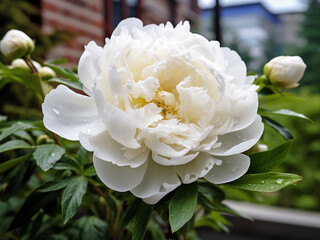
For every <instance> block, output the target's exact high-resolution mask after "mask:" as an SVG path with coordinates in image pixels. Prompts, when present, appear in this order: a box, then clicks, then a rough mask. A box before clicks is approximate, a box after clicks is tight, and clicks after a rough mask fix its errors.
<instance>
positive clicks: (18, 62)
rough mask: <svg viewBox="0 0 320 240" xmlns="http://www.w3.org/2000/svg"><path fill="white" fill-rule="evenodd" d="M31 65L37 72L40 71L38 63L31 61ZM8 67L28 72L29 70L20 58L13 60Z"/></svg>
mask: <svg viewBox="0 0 320 240" xmlns="http://www.w3.org/2000/svg"><path fill="white" fill-rule="evenodd" d="M32 64H33V66H34V67H35V68H36V69H37V71H38V72H40V70H41V68H42V67H41V65H40V63H38V62H36V61H33V60H32ZM10 67H11V68H22V69H29V70H30V68H29V66H28V65H27V63H26V61H25V60H23V59H21V58H17V59H15V60H13V61H12V62H11V65H10Z"/></svg>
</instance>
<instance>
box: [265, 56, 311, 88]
mask: <svg viewBox="0 0 320 240" xmlns="http://www.w3.org/2000/svg"><path fill="white" fill-rule="evenodd" d="M305 69H306V64H305V63H304V62H303V60H302V59H301V57H299V56H279V57H275V58H273V59H271V60H270V61H269V62H268V63H267V64H265V65H264V68H263V72H264V74H265V75H266V76H267V77H268V78H269V79H270V81H271V82H272V83H273V84H275V85H276V86H278V87H281V88H284V89H290V88H295V87H297V86H299V84H298V82H299V81H300V79H301V78H302V76H303V74H304V71H305Z"/></svg>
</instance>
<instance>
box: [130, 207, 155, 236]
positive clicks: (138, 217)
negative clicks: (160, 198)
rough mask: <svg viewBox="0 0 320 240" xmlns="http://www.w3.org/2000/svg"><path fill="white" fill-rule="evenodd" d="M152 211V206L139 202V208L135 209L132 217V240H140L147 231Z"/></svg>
mask: <svg viewBox="0 0 320 240" xmlns="http://www.w3.org/2000/svg"><path fill="white" fill-rule="evenodd" d="M152 210H153V206H152V205H148V204H146V203H145V202H143V201H140V204H139V207H138V208H136V214H135V216H134V217H133V219H132V221H131V224H132V227H133V228H132V240H141V239H143V237H144V235H145V234H146V231H147V225H148V222H149V219H150V216H151V213H152Z"/></svg>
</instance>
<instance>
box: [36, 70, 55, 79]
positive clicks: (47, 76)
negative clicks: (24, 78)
mask: <svg viewBox="0 0 320 240" xmlns="http://www.w3.org/2000/svg"><path fill="white" fill-rule="evenodd" d="M39 74H40V76H41V78H42V79H43V80H48V79H50V78H54V77H56V76H57V75H56V73H55V72H54V71H53V70H52V69H51V68H49V67H41V68H40V69H39Z"/></svg>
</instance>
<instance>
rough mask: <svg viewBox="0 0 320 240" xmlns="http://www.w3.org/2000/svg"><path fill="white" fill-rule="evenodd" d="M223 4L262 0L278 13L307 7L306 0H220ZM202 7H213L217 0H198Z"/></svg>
mask: <svg viewBox="0 0 320 240" xmlns="http://www.w3.org/2000/svg"><path fill="white" fill-rule="evenodd" d="M220 2H221V5H222V6H224V5H225V6H228V5H232V4H241V3H255V2H262V3H263V4H264V5H265V6H266V7H267V9H268V10H270V11H271V12H273V13H275V14H277V13H283V12H301V11H304V10H305V9H306V7H307V5H306V1H305V0H220ZM198 3H199V6H200V7H201V8H208V7H212V6H213V5H214V4H215V0H198Z"/></svg>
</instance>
